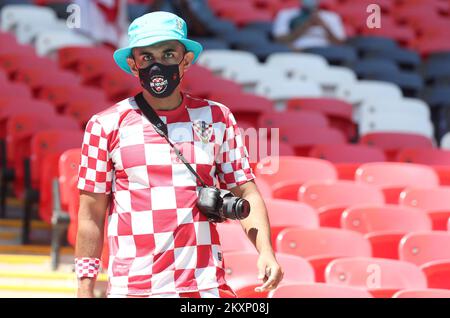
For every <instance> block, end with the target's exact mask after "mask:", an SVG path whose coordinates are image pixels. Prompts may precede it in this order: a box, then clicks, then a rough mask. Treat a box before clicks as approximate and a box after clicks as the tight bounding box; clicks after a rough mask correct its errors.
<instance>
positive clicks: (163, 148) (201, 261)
mask: <svg viewBox="0 0 450 318" xmlns="http://www.w3.org/2000/svg"><path fill="white" fill-rule="evenodd" d="M156 112H157V114H158V115H159V116H160V118H161V119H162V120H163V121H164V122H165V123H166V124H167V127H168V134H169V139H170V140H171V141H172V143H173V144H174V145H175V146H176V147H177V148H178V149H179V150H180V152H181V153H182V154H183V156H184V157H185V158H186V159H187V161H188V162H189V163H190V164H191V165H192V167H193V168H194V169H195V170H196V172H197V173H198V174H199V175H200V176H201V177H202V179H203V180H204V181H205V182H206V183H207V184H208V185H211V186H213V185H220V187H221V188H226V189H231V188H233V187H235V186H238V185H241V184H243V183H245V182H247V181H249V180H252V179H254V174H253V172H252V170H251V168H250V164H249V158H248V152H247V149H246V148H245V146H244V144H243V138H242V135H241V132H240V130H239V128H238V126H237V124H236V121H235V119H234V117H233V114H232V113H231V112H230V110H229V109H228V108H227V107H226V106H224V105H221V104H219V103H215V102H212V101H208V100H203V99H196V98H193V97H190V96H189V95H187V94H183V101H182V104H181V105H180V106H179V107H178V108H176V109H174V110H169V111H158V110H156ZM78 188H79V189H81V190H84V191H89V192H95V193H105V194H109V193H111V202H110V205H109V209H108V223H107V237H108V244H109V253H110V255H109V265H108V276H109V283H108V293H110V294H115V295H158V294H167V293H181V292H195V291H201V290H206V289H211V288H216V287H219V286H222V285H224V284H226V282H225V279H224V266H223V257H222V251H221V246H220V241H219V237H218V233H217V231H216V226H215V224H214V223H211V222H209V221H208V220H207V218H206V217H205V216H204V215H203V214H202V213H201V212H200V211H199V210H198V209H197V207H196V201H197V197H198V191H199V189H200V183H199V182H198V181H197V180H196V178H195V176H194V175H193V174H192V173H191V172H190V171H189V170H188V169H187V167H186V166H185V165H184V164H183V163H182V162H181V160H179V159H178V157H177V156H176V154H175V152H174V151H173V149H172V148H171V146H170V145H169V144H168V143H167V141H166V140H165V139H164V138H163V137H161V136H160V135H158V133H157V132H156V131H155V130H154V128H153V126H152V125H151V123H150V122H149V121H148V120H147V118H146V117H145V116H144V115H143V114H142V113H141V111H140V109H139V108H138V106H137V105H136V102H135V100H134V98H133V97H132V98H128V99H126V100H123V101H121V102H119V103H118V104H116V105H114V106H113V107H110V108H108V109H106V110H104V111H102V112H100V113H98V114H96V115H94V116H93V117H92V118H91V119H90V120H89V122H88V124H87V126H86V131H85V134H84V140H83V145H82V151H81V164H80V167H79V178H78Z"/></svg>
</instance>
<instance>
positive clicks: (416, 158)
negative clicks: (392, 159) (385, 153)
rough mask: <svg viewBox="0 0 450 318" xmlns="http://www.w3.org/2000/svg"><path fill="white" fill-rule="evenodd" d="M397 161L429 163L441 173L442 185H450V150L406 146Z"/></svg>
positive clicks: (440, 180)
mask: <svg viewBox="0 0 450 318" xmlns="http://www.w3.org/2000/svg"><path fill="white" fill-rule="evenodd" d="M396 161H399V162H411V163H420V164H425V165H429V166H431V167H432V168H433V169H434V170H435V171H436V173H437V174H438V175H439V183H440V184H441V185H450V165H449V164H450V151H447V150H441V149H422V148H405V149H403V150H401V151H400V152H399V153H398V154H397V158H396Z"/></svg>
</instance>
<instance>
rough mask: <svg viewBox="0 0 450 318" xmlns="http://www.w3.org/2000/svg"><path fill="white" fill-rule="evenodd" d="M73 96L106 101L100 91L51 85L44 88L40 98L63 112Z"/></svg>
mask: <svg viewBox="0 0 450 318" xmlns="http://www.w3.org/2000/svg"><path fill="white" fill-rule="evenodd" d="M72 96H77V98H81V97H85V98H89V99H97V100H99V101H102V100H105V94H104V92H103V91H102V90H100V89H95V88H90V87H85V86H80V85H77V84H76V83H74V84H72V85H67V84H66V85H64V84H56V85H55V84H49V85H45V86H43V87H42V89H41V91H40V93H39V96H38V97H39V98H40V99H43V100H47V101H49V102H51V103H52V104H54V105H55V107H56V109H57V110H58V111H61V112H63V111H64V110H65V108H66V106H67V104H68V103H69V102H70V101H71V99H72Z"/></svg>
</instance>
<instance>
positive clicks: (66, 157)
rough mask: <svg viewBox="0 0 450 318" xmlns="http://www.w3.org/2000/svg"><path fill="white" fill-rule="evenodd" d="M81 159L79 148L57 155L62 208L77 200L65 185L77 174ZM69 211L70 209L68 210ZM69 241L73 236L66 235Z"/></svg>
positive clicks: (73, 238) (75, 195)
mask: <svg viewBox="0 0 450 318" xmlns="http://www.w3.org/2000/svg"><path fill="white" fill-rule="evenodd" d="M80 159H81V149H80V148H73V149H69V150H66V151H64V152H63V154H61V155H60V156H59V162H58V171H59V179H58V182H59V191H60V202H61V207H62V208H63V210H66V211H68V210H69V209H68V206H69V202H71V200H72V203H73V202H74V201H75V202H76V201H77V200H78V195H77V193H74V192H72V191H70V189H69V187H67V185H68V184H69V181H70V180H71V179H72V178H74V177H76V176H78V167H79V165H80ZM69 212H70V211H69ZM68 240H69V242H71V241H72V242H74V241H75V237H70V236H69V237H68Z"/></svg>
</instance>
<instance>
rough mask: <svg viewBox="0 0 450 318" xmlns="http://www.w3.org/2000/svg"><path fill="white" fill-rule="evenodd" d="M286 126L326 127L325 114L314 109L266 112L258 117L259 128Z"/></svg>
mask: <svg viewBox="0 0 450 318" xmlns="http://www.w3.org/2000/svg"><path fill="white" fill-rule="evenodd" d="M286 126H300V127H303V126H308V127H328V119H327V117H326V116H325V115H323V114H321V113H319V112H315V111H307V110H305V111H286V112H273V111H272V112H268V113H264V114H262V115H261V117H260V118H259V119H258V127H259V128H281V127H286Z"/></svg>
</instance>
